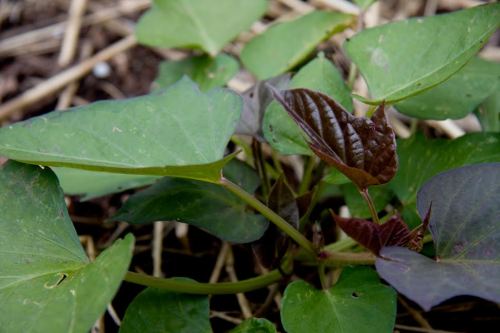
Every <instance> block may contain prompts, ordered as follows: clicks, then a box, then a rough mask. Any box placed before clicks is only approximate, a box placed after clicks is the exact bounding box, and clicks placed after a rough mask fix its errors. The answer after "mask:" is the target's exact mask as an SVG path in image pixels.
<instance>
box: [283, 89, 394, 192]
mask: <svg viewBox="0 0 500 333" xmlns="http://www.w3.org/2000/svg"><path fill="white" fill-rule="evenodd" d="M274 97H275V98H276V99H277V100H278V101H279V102H280V103H281V104H282V105H283V106H284V107H285V109H286V110H287V112H288V113H289V114H290V116H291V117H292V118H293V119H294V120H295V122H296V123H297V124H298V125H299V126H300V128H301V129H302V130H303V131H304V132H305V134H306V135H307V137H308V141H309V146H310V147H311V149H312V150H313V151H314V153H315V154H316V155H318V156H319V157H320V158H321V159H323V160H324V161H325V162H327V163H328V164H330V165H332V166H334V167H336V168H337V169H338V170H339V171H340V172H342V173H343V174H344V175H346V176H347V177H348V178H349V179H351V181H352V182H353V183H354V184H356V185H357V186H358V188H360V189H366V188H367V187H368V186H370V185H378V184H384V183H387V182H388V181H389V180H391V179H392V177H394V175H395V174H396V171H397V168H398V161H397V156H396V139H395V136H394V132H393V130H392V128H391V126H390V125H389V122H388V121H387V117H386V115H385V111H384V105H380V106H379V107H378V108H377V110H376V111H375V113H374V114H373V116H372V117H371V119H366V118H357V117H355V116H353V115H352V114H350V113H349V112H347V111H346V110H345V109H344V108H343V107H342V106H341V105H340V104H338V103H337V102H335V101H334V100H332V99H331V98H330V97H328V96H326V95H324V94H322V93H319V92H316V91H312V90H309V89H292V90H285V91H282V92H278V91H276V90H274Z"/></svg>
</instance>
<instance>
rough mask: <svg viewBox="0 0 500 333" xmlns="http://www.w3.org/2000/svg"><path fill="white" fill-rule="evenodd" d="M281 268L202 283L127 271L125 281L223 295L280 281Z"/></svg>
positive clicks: (172, 289) (182, 290) (181, 291)
mask: <svg viewBox="0 0 500 333" xmlns="http://www.w3.org/2000/svg"><path fill="white" fill-rule="evenodd" d="M281 278H282V275H281V273H280V272H279V270H277V269H275V270H273V271H270V272H269V273H267V274H264V275H261V276H258V277H254V278H251V279H247V280H241V281H238V282H221V283H200V282H194V281H190V280H184V279H178V278H173V279H162V278H157V277H153V276H149V275H145V274H140V273H134V272H127V274H126V275H125V281H127V282H132V283H135V284H140V285H143V286H146V287H153V288H159V289H164V290H169V291H174V292H177V293H186V294H201V295H222V294H237V293H243V292H247V291H252V290H256V289H260V288H264V287H266V286H268V285H271V284H273V283H276V282H278V281H280V280H281Z"/></svg>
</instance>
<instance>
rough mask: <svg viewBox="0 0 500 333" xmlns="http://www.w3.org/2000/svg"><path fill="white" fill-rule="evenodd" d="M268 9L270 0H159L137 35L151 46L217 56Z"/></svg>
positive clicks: (147, 14)
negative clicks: (268, 0)
mask: <svg viewBox="0 0 500 333" xmlns="http://www.w3.org/2000/svg"><path fill="white" fill-rule="evenodd" d="M266 9H267V1H266V0H252V1H248V0H215V1H214V0H212V1H207V0H155V1H154V4H153V8H152V9H150V10H149V11H148V12H146V14H144V15H143V16H142V17H141V19H140V20H139V23H138V24H137V28H136V35H137V39H138V40H139V42H140V43H142V44H146V45H149V46H157V47H164V48H172V47H184V48H200V49H202V50H204V51H206V52H207V53H209V54H210V55H212V56H215V55H216V54H217V53H218V52H219V51H220V50H221V49H222V48H223V47H224V46H225V45H226V44H227V43H229V42H230V41H231V40H233V39H234V38H235V37H236V36H238V34H239V33H240V32H243V31H245V30H247V29H248V28H250V26H251V25H252V23H253V22H255V21H257V20H258V19H259V18H260V17H261V16H262V15H264V13H265V11H266Z"/></svg>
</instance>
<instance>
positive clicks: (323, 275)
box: [318, 263, 328, 290]
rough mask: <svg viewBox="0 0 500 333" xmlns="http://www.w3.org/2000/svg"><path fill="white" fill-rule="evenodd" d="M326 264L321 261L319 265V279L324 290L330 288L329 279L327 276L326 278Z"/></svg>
mask: <svg viewBox="0 0 500 333" xmlns="http://www.w3.org/2000/svg"><path fill="white" fill-rule="evenodd" d="M325 270H326V269H325V264H324V263H320V264H319V265H318V275H319V281H320V282H321V288H323V290H326V289H328V281H327V278H326V273H325Z"/></svg>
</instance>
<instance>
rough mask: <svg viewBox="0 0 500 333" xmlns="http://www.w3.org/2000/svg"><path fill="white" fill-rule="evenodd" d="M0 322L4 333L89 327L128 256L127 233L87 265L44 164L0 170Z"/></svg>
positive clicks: (119, 277) (115, 285)
mask: <svg viewBox="0 0 500 333" xmlns="http://www.w3.org/2000/svg"><path fill="white" fill-rule="evenodd" d="M0 187H1V188H2V190H1V191H0V210H1V211H2V215H1V217H0V299H1V300H2V301H1V302H0V313H1V315H0V327H1V330H2V331H5V332H41V333H42V332H43V333H44V332H56V333H57V332H61V333H63V332H64V333H66V332H81V333H84V332H88V331H89V329H90V328H91V327H92V325H93V324H94V322H95V321H96V320H97V318H98V317H99V315H101V314H102V312H103V311H104V310H105V309H106V306H107V304H108V303H109V302H110V301H111V299H112V298H113V296H114V294H115V292H116V291H117V289H118V287H119V286H120V283H121V281H122V279H123V277H124V275H125V272H126V270H127V268H128V266H129V263H130V259H131V257H132V247H133V242H134V239H133V237H132V236H127V237H125V239H124V240H122V241H117V242H116V243H115V244H114V245H113V246H112V247H111V248H109V249H108V250H106V251H104V252H103V253H102V254H101V255H100V256H99V257H98V258H97V259H96V261H94V262H92V263H89V261H88V259H87V257H86V256H85V252H84V251H83V249H82V246H81V245H80V242H79V240H78V236H77V234H76V232H75V229H74V228H73V225H72V223H71V220H70V219H69V216H68V212H67V210H66V204H65V202H64V196H63V193H62V191H61V189H60V188H59V187H58V185H57V178H56V177H55V175H54V174H53V173H52V171H50V170H49V169H45V170H42V169H41V168H39V167H37V166H33V165H26V164H21V163H17V162H13V161H11V162H8V163H7V164H5V165H3V166H2V167H1V168H0Z"/></svg>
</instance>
